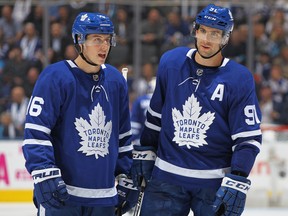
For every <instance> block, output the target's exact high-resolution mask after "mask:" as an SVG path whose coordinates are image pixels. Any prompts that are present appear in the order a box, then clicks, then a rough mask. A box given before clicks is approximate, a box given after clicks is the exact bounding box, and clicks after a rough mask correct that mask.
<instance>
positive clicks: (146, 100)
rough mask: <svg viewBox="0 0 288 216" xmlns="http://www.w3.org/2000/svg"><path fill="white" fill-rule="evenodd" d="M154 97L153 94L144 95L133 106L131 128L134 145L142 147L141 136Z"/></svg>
mask: <svg viewBox="0 0 288 216" xmlns="http://www.w3.org/2000/svg"><path fill="white" fill-rule="evenodd" d="M151 97H152V93H151V94H144V95H141V96H139V97H138V98H136V100H135V101H134V102H133V104H132V109H131V128H132V138H131V142H132V144H133V145H140V136H141V133H142V130H143V128H144V124H145V120H146V112H147V109H148V107H149V104H150V100H151Z"/></svg>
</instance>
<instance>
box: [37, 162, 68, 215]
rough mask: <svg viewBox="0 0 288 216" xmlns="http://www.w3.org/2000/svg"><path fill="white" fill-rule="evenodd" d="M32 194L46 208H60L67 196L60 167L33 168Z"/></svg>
mask: <svg viewBox="0 0 288 216" xmlns="http://www.w3.org/2000/svg"><path fill="white" fill-rule="evenodd" d="M31 175H32V178H33V181H34V195H35V197H36V201H37V203H38V204H41V205H42V206H43V207H44V208H45V209H47V208H61V207H62V206H64V205H65V203H64V202H65V201H66V200H67V199H68V198H69V194H68V192H67V189H66V184H65V183H64V181H63V180H62V177H61V172H60V169H58V168H56V167H51V168H45V169H40V170H34V171H33V172H32V173H31Z"/></svg>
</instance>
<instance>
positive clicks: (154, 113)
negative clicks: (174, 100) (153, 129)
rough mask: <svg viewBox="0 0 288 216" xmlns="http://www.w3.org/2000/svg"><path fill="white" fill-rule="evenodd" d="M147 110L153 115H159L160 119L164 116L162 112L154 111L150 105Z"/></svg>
mask: <svg viewBox="0 0 288 216" xmlns="http://www.w3.org/2000/svg"><path fill="white" fill-rule="evenodd" d="M147 112H149V113H150V114H151V115H152V116H155V117H158V118H160V119H161V117H162V115H161V113H157V112H155V111H153V110H152V109H151V107H150V106H149V107H148V110H147Z"/></svg>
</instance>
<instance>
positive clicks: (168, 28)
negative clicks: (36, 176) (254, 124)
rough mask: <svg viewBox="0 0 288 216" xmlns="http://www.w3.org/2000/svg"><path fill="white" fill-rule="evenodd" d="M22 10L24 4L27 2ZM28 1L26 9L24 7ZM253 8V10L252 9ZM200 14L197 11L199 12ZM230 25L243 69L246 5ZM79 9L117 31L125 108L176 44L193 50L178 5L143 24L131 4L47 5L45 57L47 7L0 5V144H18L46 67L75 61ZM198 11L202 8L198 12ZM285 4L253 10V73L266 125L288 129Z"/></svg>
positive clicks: (115, 56)
mask: <svg viewBox="0 0 288 216" xmlns="http://www.w3.org/2000/svg"><path fill="white" fill-rule="evenodd" d="M25 2H26V3H27V4H24V3H25ZM29 2H30V4H29ZM256 5H257V4H256ZM198 9H200V8H198ZM231 10H232V12H233V15H234V19H235V27H234V30H233V33H232V35H231V37H230V42H229V44H228V46H227V47H226V48H225V49H224V55H225V56H226V57H228V58H231V59H234V60H235V61H237V62H239V63H241V64H244V65H247V58H246V57H247V49H248V47H247V46H248V45H247V38H248V34H249V31H250V29H249V26H248V24H247V23H248V20H247V14H246V10H245V7H242V6H233V5H231ZM80 11H99V12H102V13H106V14H107V15H109V16H110V17H111V18H112V20H113V22H114V25H115V32H116V35H117V46H116V47H113V48H112V49H111V52H110V55H109V57H108V60H107V62H108V63H110V64H112V65H114V66H115V67H117V68H118V69H119V70H120V71H121V69H122V68H123V67H128V68H129V73H128V85H129V90H130V103H131V106H132V103H133V101H134V100H135V99H136V98H137V97H138V96H141V95H143V94H145V93H146V92H147V88H148V83H149V82H150V81H151V80H152V79H153V77H155V75H156V71H157V64H158V61H159V59H160V56H161V55H162V54H163V52H165V51H167V50H169V49H172V48H174V47H177V46H190V47H191V48H193V47H194V41H193V38H192V37H191V36H190V32H191V29H192V26H193V20H194V17H193V13H191V14H190V15H188V16H187V17H183V16H182V13H181V7H175V6H173V7H143V8H142V10H141V11H142V12H141V22H140V23H134V19H133V17H134V15H135V14H134V10H133V7H132V6H128V5H127V6H125V5H113V4H104V5H101V4H100V3H88V4H85V5H83V6H81V7H80V6H79V5H77V6H75V5H74V6H73V5H72V4H69V5H56V6H51V7H49V44H48V52H47V53H48V56H46V55H45V54H44V51H43V47H44V44H43V37H42V36H43V26H44V25H43V17H44V9H43V7H42V6H41V5H40V4H39V5H32V4H31V1H27V0H26V1H17V0H16V3H15V4H14V5H0V139H15V138H22V136H23V127H24V120H25V113H26V108H27V106H28V103H29V98H30V96H31V94H32V91H33V87H34V84H35V82H36V80H37V78H38V76H39V74H40V73H41V71H42V69H43V68H44V67H45V59H46V58H48V61H49V63H54V62H57V61H59V60H63V59H71V60H73V59H74V58H75V57H76V56H77V53H76V50H75V49H74V45H73V41H72V37H71V26H72V23H71V22H72V21H73V20H74V17H75V16H76V15H77V14H78V13H79V12H80ZM197 11H199V10H197ZM287 19H288V2H287V3H286V1H281V0H280V1H279V0H277V1H273V2H272V5H269V4H261V5H257V7H255V8H254V10H253V17H252V22H253V28H252V34H253V44H254V53H253V56H254V62H253V63H254V64H253V65H254V68H252V69H251V68H250V69H251V72H252V73H253V75H254V77H255V84H256V86H257V94H258V97H259V101H260V105H261V110H262V114H263V120H262V122H263V123H267V124H288V34H287V33H288V22H287V21H288V20H287ZM135 25H140V34H141V37H140V41H141V69H140V70H141V71H140V72H139V73H138V74H140V77H139V76H138V77H137V79H136V78H135V71H133V61H134V54H133V50H134V49H133V45H134V40H135V38H134V30H135Z"/></svg>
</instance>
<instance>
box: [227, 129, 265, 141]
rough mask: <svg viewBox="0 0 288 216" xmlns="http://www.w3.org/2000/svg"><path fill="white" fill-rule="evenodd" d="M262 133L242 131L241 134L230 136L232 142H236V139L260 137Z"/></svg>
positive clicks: (258, 131)
mask: <svg viewBox="0 0 288 216" xmlns="http://www.w3.org/2000/svg"><path fill="white" fill-rule="evenodd" d="M261 134H262V132H261V130H260V129H259V130H254V131H244V132H241V133H237V134H234V135H232V136H231V138H232V140H236V139H237V138H242V137H250V136H258V135H261Z"/></svg>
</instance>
